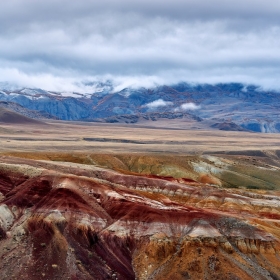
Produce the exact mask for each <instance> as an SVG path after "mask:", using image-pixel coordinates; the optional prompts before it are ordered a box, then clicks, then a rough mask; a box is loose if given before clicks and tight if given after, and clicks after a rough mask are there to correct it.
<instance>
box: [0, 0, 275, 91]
mask: <svg viewBox="0 0 280 280" xmlns="http://www.w3.org/2000/svg"><path fill="white" fill-rule="evenodd" d="M2 2H3V3H1V10H0V77H1V78H0V81H3V82H4V81H7V82H11V83H18V84H19V85H23V86H30V87H41V88H45V89H50V90H83V91H87V90H90V89H89V88H84V87H83V86H81V81H95V80H101V81H106V80H108V79H112V80H113V81H114V83H115V85H116V86H118V88H121V87H123V86H152V85H154V84H169V83H175V82H178V81H186V82H194V83H196V82H201V83H204V82H205V83H217V82H244V83H255V84H259V85H261V86H263V87H266V88H278V89H279V88H280V85H279V76H280V51H279V50H280V1H278V0H266V1H260V0H254V1H253V0H245V1H244V0H242V1H241V0H236V1H229V0H212V1H205V0H189V1H188V0H172V1H171V0H166V1H160V0H153V1H147V0H142V1H140V0H134V1H131V0H119V1H117V0H103V1H98V0H95V1H91V0H84V1H82V0H81V1H69V0H48V1H38V0H9V1H2Z"/></svg>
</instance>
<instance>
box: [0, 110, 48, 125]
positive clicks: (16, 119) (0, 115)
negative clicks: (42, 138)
mask: <svg viewBox="0 0 280 280" xmlns="http://www.w3.org/2000/svg"><path fill="white" fill-rule="evenodd" d="M0 122H1V123H6V124H44V122H42V121H38V120H34V119H31V118H28V117H25V116H23V115H21V114H18V113H16V112H13V111H10V110H8V109H6V108H3V107H0Z"/></svg>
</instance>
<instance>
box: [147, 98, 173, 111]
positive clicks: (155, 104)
mask: <svg viewBox="0 0 280 280" xmlns="http://www.w3.org/2000/svg"><path fill="white" fill-rule="evenodd" d="M169 105H173V102H170V101H164V100H163V99H158V100H155V101H153V102H150V103H148V104H146V105H145V106H144V107H148V108H149V109H156V108H158V107H166V106H169Z"/></svg>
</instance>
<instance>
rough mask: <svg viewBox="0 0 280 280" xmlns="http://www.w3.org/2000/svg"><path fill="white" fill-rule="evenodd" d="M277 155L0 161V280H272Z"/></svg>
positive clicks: (279, 214) (276, 272)
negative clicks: (242, 183)
mask: <svg viewBox="0 0 280 280" xmlns="http://www.w3.org/2000/svg"><path fill="white" fill-rule="evenodd" d="M277 154H279V153H277V152H275V153H273V154H272V153H269V154H263V155H262V156H247V155H246V156H244V155H239V156H237V155H219V156H210V155H202V156H181V157H180V156H158V155H156V156H152V155H142V156H141V155H129V154H122V155H112V154H107V155H106V154H96V155H94V154H91V155H84V154H76V155H74V156H73V155H70V154H60V155H58V154H52V153H50V154H47V153H43V152H41V153H28V154H25V153H17V155H16V157H15V155H8V154H5V155H2V156H1V157H0V192H1V197H0V201H1V204H0V259H1V262H0V278H1V279H3V280H4V279H7V280H8V279H34V280H35V279H36V280H37V279H51V280H53V279H119V280H120V279H231V280H237V279H240V280H241V279H242V280H244V279H279V277H280V266H279V263H280V256H279V252H280V192H279V188H278V189H277V187H279V179H280V174H279V168H280V159H279V157H278V156H277ZM27 157H29V159H26V158H27ZM246 166H247V170H244V168H245V167H246ZM258 170H259V171H260V172H259V175H257V174H258V173H257V172H256V171H258ZM187 175H188V176H187ZM265 176H266V178H265ZM242 178H244V181H243V182H244V185H243V186H242V185H234V182H238V180H239V181H240V182H242ZM238 184H239V183H238ZM240 184H241V183H240ZM251 184H252V185H251ZM253 184H254V185H253Z"/></svg>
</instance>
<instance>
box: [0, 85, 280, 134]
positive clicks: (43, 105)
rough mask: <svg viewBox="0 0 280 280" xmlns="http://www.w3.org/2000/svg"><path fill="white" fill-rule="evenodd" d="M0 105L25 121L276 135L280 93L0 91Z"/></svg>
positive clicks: (235, 89) (251, 89) (225, 88)
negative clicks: (180, 124) (184, 126)
mask: <svg viewBox="0 0 280 280" xmlns="http://www.w3.org/2000/svg"><path fill="white" fill-rule="evenodd" d="M0 100H2V101H5V102H6V103H3V102H1V103H0V107H6V108H7V107H8V109H10V110H14V111H16V112H19V108H21V113H22V114H23V115H26V116H28V117H31V118H38V119H42V118H55V119H60V120H70V121H99V122H124V123H141V121H147V120H150V121H151V122H152V121H153V122H155V121H158V120H159V119H160V120H168V119H169V120H170V119H173V120H174V119H182V118H183V117H184V118H187V119H190V120H192V121H196V122H202V123H206V124H207V126H208V127H212V129H225V130H243V129H244V130H249V131H254V132H265V133H278V132H280V112H279V108H280V93H279V92H277V91H273V90H263V89H261V88H260V87H257V86H254V85H244V84H241V83H227V84H216V85H210V84H199V85H192V84H188V83H184V82H182V83H178V84H176V85H162V86H155V87H152V88H144V87H142V88H137V89H134V88H124V89H122V90H120V91H116V90H115V89H114V87H113V85H112V83H111V82H110V81H108V82H106V83H99V84H98V86H96V87H95V90H93V92H89V93H79V92H54V91H47V90H43V89H31V88H17V87H4V86H2V89H0ZM11 102H13V103H12V104H13V106H12V105H11ZM15 104H16V105H15ZM15 107H17V110H15V109H13V108H15ZM30 110H31V111H30ZM34 112H35V113H34Z"/></svg>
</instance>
